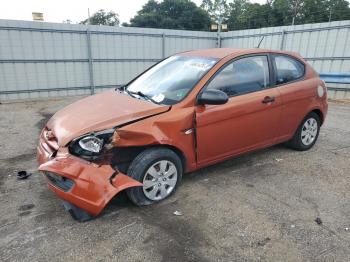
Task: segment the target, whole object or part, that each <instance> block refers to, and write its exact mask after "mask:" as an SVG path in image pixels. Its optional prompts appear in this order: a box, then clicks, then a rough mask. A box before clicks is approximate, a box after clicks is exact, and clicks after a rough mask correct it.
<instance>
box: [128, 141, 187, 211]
mask: <svg viewBox="0 0 350 262" xmlns="http://www.w3.org/2000/svg"><path fill="white" fill-rule="evenodd" d="M127 174H128V176H130V177H132V178H134V179H135V180H138V181H139V182H141V183H143V186H142V187H132V188H128V189H127V190H126V193H127V195H128V197H129V199H130V200H131V201H132V202H133V203H134V204H136V205H138V206H144V205H150V204H153V203H155V202H159V201H161V200H164V199H166V198H167V197H169V196H170V195H172V194H173V193H174V192H175V190H176V188H177V186H178V185H179V183H180V181H181V178H182V163H181V160H180V158H179V157H178V155H177V154H176V153H175V152H173V151H172V150H170V149H168V148H159V147H158V148H150V149H146V150H145V151H143V152H141V153H140V154H139V155H138V156H137V157H136V158H135V159H134V160H133V162H132V163H131V165H130V167H129V169H128V173H127Z"/></svg>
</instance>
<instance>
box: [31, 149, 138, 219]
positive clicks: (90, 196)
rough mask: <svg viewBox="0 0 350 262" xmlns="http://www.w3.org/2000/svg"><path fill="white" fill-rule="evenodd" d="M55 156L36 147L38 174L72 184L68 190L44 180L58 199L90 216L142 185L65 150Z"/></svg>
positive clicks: (49, 180)
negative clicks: (39, 172) (116, 198)
mask: <svg viewBox="0 0 350 262" xmlns="http://www.w3.org/2000/svg"><path fill="white" fill-rule="evenodd" d="M55 154H56V156H55V157H52V153H50V152H47V150H45V148H44V147H43V146H42V143H40V144H39V146H38V148H37V159H38V162H39V165H40V166H39V168H38V169H39V170H40V171H42V172H43V173H44V174H45V173H50V174H54V176H58V177H59V178H60V177H63V178H65V179H66V180H67V181H73V183H71V184H73V185H71V184H70V185H71V187H69V188H68V189H67V188H65V187H62V186H60V185H59V184H58V183H55V181H54V180H53V179H48V178H47V176H46V179H47V182H48V186H49V188H50V189H51V190H52V191H53V192H55V193H56V194H57V196H58V197H60V198H61V199H63V200H65V201H68V202H69V203H71V204H73V205H75V206H77V207H79V208H81V209H83V210H85V211H86V212H87V213H89V214H90V215H92V216H96V215H98V214H99V213H100V212H101V211H102V210H103V208H104V207H105V206H106V205H107V204H108V202H109V201H110V200H111V199H112V198H113V197H114V196H115V195H116V194H118V193H119V192H120V191H122V190H124V189H126V188H128V187H134V186H142V183H140V182H138V181H136V180H134V179H132V178H130V177H129V176H126V175H124V174H122V173H117V171H116V170H114V169H113V168H112V167H111V166H110V165H97V164H94V163H91V162H88V161H85V160H83V159H80V158H78V157H76V156H73V155H71V154H69V153H68V150H67V149H66V148H60V149H59V150H58V151H57V153H55Z"/></svg>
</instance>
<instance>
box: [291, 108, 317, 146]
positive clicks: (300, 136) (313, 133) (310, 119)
mask: <svg viewBox="0 0 350 262" xmlns="http://www.w3.org/2000/svg"><path fill="white" fill-rule="evenodd" d="M315 124H317V127H315V126H314V125H315ZM307 126H312V127H310V129H309V130H307ZM320 127H321V119H320V117H319V115H317V114H316V113H315V112H311V113H309V114H308V115H307V116H306V117H305V118H304V119H303V121H302V122H301V124H300V125H299V127H298V129H297V131H296V132H295V134H294V137H293V138H292V139H291V140H290V141H288V142H287V145H288V146H289V147H291V148H293V149H295V150H298V151H306V150H309V149H310V148H312V147H313V146H314V144H315V143H316V141H317V138H318V135H319V133H320ZM305 134H306V135H305ZM308 134H309V135H308ZM308 136H309V138H310V139H309V141H307V137H308Z"/></svg>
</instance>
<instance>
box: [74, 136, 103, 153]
mask: <svg viewBox="0 0 350 262" xmlns="http://www.w3.org/2000/svg"><path fill="white" fill-rule="evenodd" d="M79 146H80V147H81V148H82V149H84V150H87V151H90V152H93V153H100V152H101V150H102V147H103V140H102V139H100V138H98V137H96V136H86V137H83V138H82V139H80V140H79Z"/></svg>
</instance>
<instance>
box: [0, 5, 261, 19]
mask: <svg viewBox="0 0 350 262" xmlns="http://www.w3.org/2000/svg"><path fill="white" fill-rule="evenodd" d="M192 1H193V2H195V3H196V4H197V5H200V4H201V3H202V0H192ZM146 2H147V0H0V19H14V20H32V12H40V13H44V20H45V21H46V22H58V23H61V22H62V21H65V20H67V19H69V20H71V21H72V22H73V23H77V22H80V21H82V20H85V19H86V18H87V16H88V9H89V10H90V14H93V13H94V12H96V11H97V10H99V9H105V10H106V11H109V10H113V11H114V12H116V13H118V14H119V19H120V21H121V23H123V22H129V20H130V18H132V17H133V16H134V15H135V14H136V12H137V11H138V10H140V9H141V8H142V6H143V5H144V4H145V3H146ZM252 2H258V3H265V2H266V0H253V1H252Z"/></svg>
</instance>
